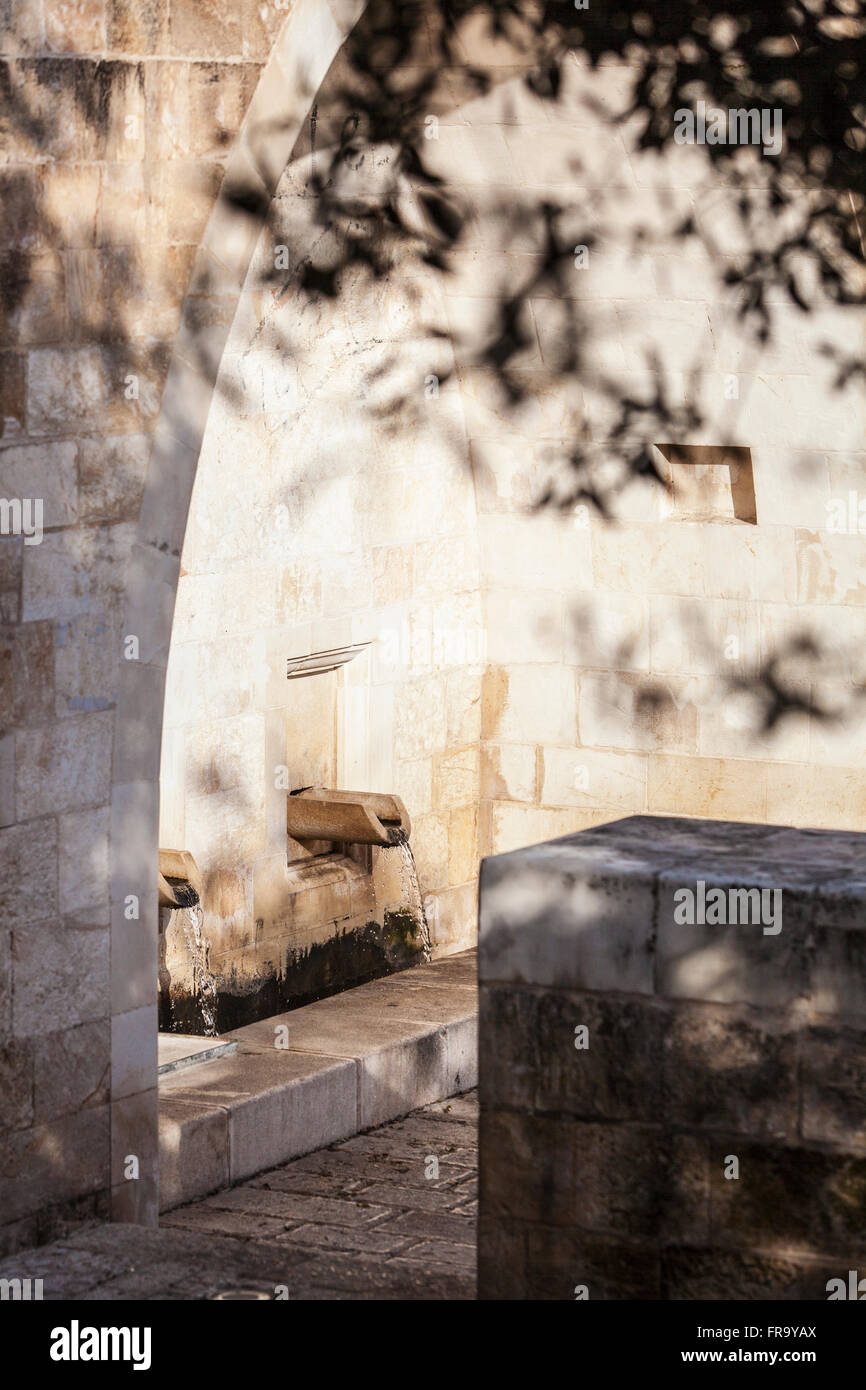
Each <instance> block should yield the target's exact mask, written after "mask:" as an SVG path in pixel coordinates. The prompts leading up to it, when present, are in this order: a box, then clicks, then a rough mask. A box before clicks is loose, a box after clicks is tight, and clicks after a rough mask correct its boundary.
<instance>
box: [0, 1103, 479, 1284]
mask: <svg viewBox="0 0 866 1390" xmlns="http://www.w3.org/2000/svg"><path fill="white" fill-rule="evenodd" d="M476 1112H477V1106H476V1102H475V1098H474V1097H473V1096H472V1095H468V1096H464V1097H457V1098H455V1099H454V1100H450V1101H449V1100H446V1101H443V1102H441V1103H439V1104H437V1105H436V1106H433V1107H428V1108H427V1109H425V1110H421V1111H417V1112H415V1114H414V1115H413V1116H412V1117H411V1124H412V1126H413V1133H414V1134H415V1135H416V1136H417V1140H416V1142H417V1144H418V1153H419V1155H422V1154H423V1153H425V1152H428V1153H435V1152H436V1151H437V1149H439V1148H441V1143H442V1138H443V1136H447V1135H448V1134H449V1133H450V1132H451V1131H455V1132H457V1133H459V1134H460V1135H461V1137H463V1138H464V1140H465V1149H464V1151H465V1152H466V1153H468V1155H469V1159H468V1161H469V1163H470V1164H471V1163H474V1150H475V1124H474V1118H475V1114H476ZM221 1113H222V1112H220V1110H219V1109H218V1108H216V1109H214V1108H213V1107H211V1106H208V1105H204V1106H200V1107H196V1106H195V1104H194V1103H193V1102H191V1101H188V1100H175V1099H173V1100H172V1101H171V1102H170V1103H169V1106H168V1107H167V1109H166V1110H165V1112H164V1115H163V1123H164V1125H166V1132H167V1133H168V1132H171V1133H173V1134H174V1136H175V1138H176V1137H177V1130H176V1126H178V1125H179V1126H180V1128H181V1131H182V1134H183V1135H184V1136H185V1138H186V1141H187V1142H189V1143H190V1144H191V1149H190V1152H189V1154H188V1155H187V1157H188V1158H190V1159H192V1158H195V1160H196V1161H198V1162H201V1163H203V1164H205V1165H206V1167H207V1169H208V1172H209V1173H210V1174H211V1176H212V1178H217V1177H218V1175H219V1172H220V1171H221V1169H220V1144H221V1139H222V1141H223V1147H222V1152H223V1154H224V1152H225V1149H224V1138H225V1135H224V1130H223V1131H222V1134H221V1132H220V1128H219V1115H220V1114H221ZM191 1115H194V1116H195V1124H194V1125H190V1123H189V1122H190V1118H191ZM406 1124H407V1122H406V1121H403V1122H398V1123H397V1124H396V1125H391V1126H386V1127H384V1128H383V1129H380V1130H377V1131H374V1132H373V1133H372V1134H371V1135H369V1136H368V1138H369V1139H371V1140H372V1145H371V1147H370V1151H369V1152H366V1151H363V1152H362V1151H360V1150H354V1151H352V1152H347V1150H346V1146H345V1145H336V1146H334V1147H333V1148H330V1149H324V1150H320V1151H319V1152H318V1153H315V1154H310V1155H309V1156H308V1157H306V1158H301V1159H297V1160H296V1161H295V1162H292V1163H288V1164H286V1165H284V1166H283V1167H281V1168H276V1169H273V1170H271V1171H270V1172H268V1173H263V1174H262V1175H261V1176H260V1177H258V1178H255V1179H253V1180H252V1181H251V1182H247V1183H244V1184H242V1185H240V1186H236V1187H233V1188H231V1189H230V1190H224V1191H221V1192H219V1193H217V1194H216V1195H215V1196H213V1197H211V1198H208V1199H207V1200H205V1201H199V1202H197V1203H194V1204H192V1205H187V1206H175V1208H174V1210H172V1211H171V1212H169V1213H166V1215H165V1216H164V1217H163V1219H162V1221H161V1227H160V1229H159V1230H158V1231H157V1230H147V1229H144V1228H142V1227H141V1226H128V1225H127V1226H124V1225H122V1224H112V1225H111V1226H91V1227H89V1228H88V1229H86V1230H83V1231H79V1232H78V1233H77V1234H75V1235H72V1236H65V1237H64V1238H63V1239H61V1240H59V1241H57V1242H56V1243H55V1244H53V1245H47V1246H44V1247H43V1248H41V1249H37V1250H26V1251H23V1252H21V1253H19V1254H18V1255H15V1256H13V1257H11V1258H10V1259H7V1260H4V1261H3V1263H2V1264H0V1275H2V1276H4V1277H12V1276H18V1277H22V1275H23V1276H29V1277H30V1278H41V1279H43V1281H44V1296H45V1298H46V1299H63V1298H78V1299H93V1298H100V1299H111V1300H118V1299H119V1300H125V1299H135V1298H157V1297H161V1298H171V1299H201V1298H208V1297H210V1296H212V1295H213V1294H214V1293H216V1292H217V1291H218V1290H225V1289H232V1288H244V1287H246V1288H250V1287H253V1288H257V1289H261V1290H262V1291H263V1292H265V1293H266V1294H268V1295H269V1296H270V1297H277V1296H279V1295H278V1289H279V1288H286V1287H287V1288H288V1292H289V1297H290V1299H292V1300H296V1299H325V1298H327V1299H332V1298H344V1297H348V1298H353V1299H357V1298H394V1299H422V1298H423V1299H431V1298H432V1299H446V1298H450V1299H454V1298H460V1299H464V1298H465V1299H469V1298H472V1297H473V1296H474V1286H475V1270H474V1265H475V1249H474V1239H475V1223H474V1218H473V1217H472V1216H471V1215H459V1214H458V1215H454V1214H453V1213H454V1211H455V1209H456V1208H457V1207H458V1206H460V1205H461V1204H462V1202H463V1197H464V1193H465V1190H466V1181H465V1177H464V1170H461V1169H457V1168H455V1167H453V1166H452V1165H449V1164H448V1163H447V1162H445V1161H443V1162H442V1164H441V1168H440V1175H439V1176H438V1177H437V1176H432V1175H431V1176H425V1169H424V1162H423V1159H421V1160H420V1161H419V1163H418V1164H417V1168H415V1169H414V1171H413V1173H407V1172H406V1169H407V1166H408V1165H407V1164H406V1163H405V1161H403V1160H402V1159H401V1158H400V1157H399V1156H397V1155H395V1151H394V1150H395V1144H394V1142H393V1140H392V1134H393V1133H394V1131H402V1130H404V1129H405V1127H406ZM396 1147H397V1148H400V1147H401V1145H400V1144H399V1142H398V1143H397V1145H396ZM178 1157H180V1155H178ZM413 1167H414V1165H413ZM222 1171H223V1172H224V1171H225V1170H224V1169H223V1170H222ZM171 1172H172V1181H173V1180H174V1178H176V1176H177V1172H178V1170H177V1168H174V1169H172V1170H171ZM225 1180H226V1179H225V1177H224V1178H223V1182H225ZM311 1184H312V1185H311ZM174 1192H175V1195H176V1194H177V1189H176V1188H174ZM378 1194H381V1197H379V1196H378ZM163 1196H164V1200H165V1201H167V1202H168V1203H169V1205H173V1203H172V1201H171V1198H170V1196H169V1191H166V1192H164V1194H163ZM19 1227H20V1228H21V1229H22V1230H23V1228H24V1226H23V1223H19Z"/></svg>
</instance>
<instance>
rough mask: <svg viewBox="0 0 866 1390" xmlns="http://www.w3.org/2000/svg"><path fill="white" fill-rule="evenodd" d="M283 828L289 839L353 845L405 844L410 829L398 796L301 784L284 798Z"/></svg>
mask: <svg viewBox="0 0 866 1390" xmlns="http://www.w3.org/2000/svg"><path fill="white" fill-rule="evenodd" d="M286 830H287V831H288V833H289V835H290V836H291V837H292V839H293V840H299V841H300V842H301V843H302V844H303V843H304V841H305V840H330V841H332V842H333V841H337V842H341V843H344V844H355V845H382V846H383V847H390V846H392V845H400V844H405V843H406V842H407V841H408V839H409V835H410V832H411V830H412V823H411V821H410V820H409V812H408V811H407V810H406V807H405V806H404V805H403V802H402V801H401V800H400V798H399V796H388V795H385V794H383V793H380V792H343V791H339V792H338V791H329V790H327V789H326V788H325V787H304V788H303V789H302V790H301V791H297V792H292V793H291V794H290V796H289V797H288V798H287V805H286Z"/></svg>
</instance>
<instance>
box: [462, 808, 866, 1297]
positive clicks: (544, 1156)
mask: <svg viewBox="0 0 866 1390" xmlns="http://www.w3.org/2000/svg"><path fill="white" fill-rule="evenodd" d="M863 850H864V837H863V836H862V835H859V834H843V833H838V832H829V831H812V832H808V831H792V830H787V829H779V828H776V827H773V826H745V825H737V824H733V823H726V822H720V821H704V822H701V821H691V820H686V819H668V818H666V817H657V818H650V817H644V816H634V817H629V818H628V819H626V820H622V821H617V822H614V823H612V824H610V825H607V826H604V827H599V828H597V829H595V830H587V831H584V832H581V833H579V834H577V835H572V836H567V837H565V838H563V839H561V840H558V841H553V842H551V843H549V844H546V845H539V846H537V847H536V848H534V849H529V850H521V851H515V852H513V853H511V854H506V855H498V856H496V857H494V858H491V859H487V860H486V861H485V863H484V865H483V868H482V880H481V923H480V935H479V976H480V981H481V1018H480V1098H481V1136H480V1249H479V1277H480V1286H479V1287H480V1296H481V1297H483V1298H518V1299H525V1298H530V1299H536V1298H542V1299H548V1298H550V1299H574V1298H590V1299H633V1298H639V1299H659V1298H661V1299H768V1298H769V1299H772V1298H776V1299H822V1298H826V1297H827V1296H828V1280H831V1279H836V1278H841V1279H842V1280H844V1281H845V1282H846V1287H847V1280H848V1271H849V1270H850V1269H856V1268H857V1267H858V1263H859V1265H860V1267H861V1268H862V1261H863V1258H864V1255H866V1240H864V1227H863V1212H864V1202H866V1106H864V1102H863V1080H864V1066H866V957H864V953H863V940H864V935H863V932H864V926H866V903H864V899H863V889H862V882H861V874H860V869H859V865H860V861H861V858H862V855H863ZM732 887H734V888H759V889H761V890H765V891H766V892H767V894H768V896H767V897H766V898H764V899H762V904H761V906H762V915H761V916H760V919H759V920H758V914H757V912H753V910H752V905H751V904H750V905H749V910H748V912H746V910H745V909H744V908H740V909H737V908H735V909H734V910H733V911H732V910H731V905H730V898H729V896H728V895H729V890H730V889H731V888H732ZM713 889H721V890H722V891H723V892H724V894H725V895H726V899H725V903H726V906H725V909H724V911H723V912H722V916H723V918H724V920H723V921H722V922H720V924H718V925H715V924H712V923H713V918H714V914H715V911H716V909H715V908H714V907H713V903H712V899H711V896H710V895H711V893H712V891H713ZM684 890H687V891H686V894H685V895H684ZM776 893H778V894H779V897H778V898H776V897H773V896H771V895H773V894H776ZM689 894H690V895H691V897H689V896H688V895H689ZM702 901H703V902H704V910H703V912H702V911H701V906H700V904H701V902H702ZM692 907H693V908H694V911H693V912H692V911H691V909H692ZM690 915H691V916H693V917H694V919H695V920H693V921H689V920H685V919H687V918H688V917H689V916H690ZM701 917H704V918H707V917H708V918H710V923H711V924H702V923H701V920H700V919H701ZM831 1289H832V1286H831Z"/></svg>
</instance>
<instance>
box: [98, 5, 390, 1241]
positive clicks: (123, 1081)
mask: <svg viewBox="0 0 866 1390" xmlns="http://www.w3.org/2000/svg"><path fill="white" fill-rule="evenodd" d="M364 6H365V0H296V3H295V4H294V6H293V8H292V10H291V13H290V14H289V15H288V17H287V19H286V21H285V22H284V24H283V26H282V28H281V29H280V31H279V33H278V36H277V39H276V41H275V43H274V46H273V48H272V50H271V53H270V57H269V58H268V60H267V63H266V65H265V67H264V70H263V71H262V73H261V76H260V78H259V80H258V83H257V85H256V88H255V91H254V94H253V96H252V99H251V101H250V104H249V106H248V108H247V111H246V114H245V116H244V119H243V123H242V125H241V129H240V131H239V133H238V136H237V139H236V141H235V143H234V145H233V147H232V150H231V153H230V155H229V158H228V161H227V164H226V169H225V175H224V179H223V183H222V187H221V190H220V194H219V196H218V198H217V201H216V203H215V205H214V207H213V209H212V212H211V214H210V217H209V219H208V222H207V226H206V229H205V232H204V235H203V237H202V240H201V242H200V245H199V248H198V252H197V255H196V258H195V261H194V265H193V270H192V277H191V281H190V284H189V287H188V290H187V294H186V297H185V301H184V308H183V314H182V319H181V325H180V329H179V331H178V334H177V336H176V338H175V340H174V344H173V355H172V361H171V366H170V369H169V372H168V376H167V380H166V384H165V389H164V392H163V396H162V402H161V407H160V411H159V415H158V418H157V422H156V427H155V429H154V432H153V440H152V446H151V454H150V462H149V467H148V472H147V477H146V483H145V489H144V496H143V500H142V506H141V512H140V516H139V521H138V525H137V528H136V535H135V541H134V545H133V548H132V555H131V560H130V565H129V569H128V576H127V583H126V588H125V602H124V609H123V614H124V615H123V624H122V630H123V634H124V635H125V636H126V635H133V636H135V637H136V638H137V641H138V659H137V660H133V661H126V660H124V659H123V658H122V657H121V659H120V660H119V665H118V672H117V703H116V714H115V741H114V758H113V766H112V784H111V812H110V898H111V959H112V995H113V998H115V999H116V998H117V994H118V991H119V992H120V993H121V995H122V996H123V1007H122V1008H116V1007H113V1009H112V1091H111V1094H112V1107H111V1111H112V1113H111V1154H112V1205H111V1210H112V1216H113V1218H114V1219H119V1220H130V1219H134V1220H139V1221H144V1222H153V1221H155V1220H156V1210H157V1202H156V1187H155V1183H152V1182H146V1181H141V1182H139V1183H136V1184H124V1183H123V1182H122V1181H121V1173H122V1162H123V1156H124V1155H126V1154H127V1153H129V1152H136V1153H138V1154H139V1155H142V1150H145V1153H144V1154H143V1155H142V1161H141V1168H142V1173H143V1174H144V1173H145V1172H152V1171H154V1169H155V1153H156V1142H157V1140H156V1135H157V1124H156V1118H157V1117H156V1089H155V1084H154V1085H153V1089H152V1090H148V1091H139V1092H136V1093H135V1094H133V1095H132V1096H130V1097H129V1102H127V1099H126V1086H127V1084H128V1083H127V1076H128V1072H129V1058H130V1051H131V1049H132V1050H135V1051H136V1052H137V1054H138V1055H140V1054H141V1053H144V1055H145V1056H149V1055H150V1056H152V1052H151V1049H152V1048H154V1047H155V1033H156V1024H155V1003H154V990H155V982H156V915H157V904H156V891H155V865H156V861H157V850H158V842H157V826H158V815H159V762H160V743H161V734H162V706H163V698H164V686H165V672H166V664H167V658H168V649H169V643H170V638H171V627H172V615H173V609H174V600H175V593H176V589H177V582H178V576H179V570H180V554H181V548H182V545H183V537H184V530H185V525H186V516H187V510H188V507H189V501H190V497H191V494H192V488H193V483H194V480H195V473H196V466H197V462H198V456H199V450H200V448H201V442H202V438H203V435H204V430H205V426H206V423H207V418H208V413H209V410H210V404H211V399H212V396H213V391H214V387H215V382H216V375H217V371H218V368H219V362H220V357H221V354H222V350H223V347H224V345H225V342H226V338H227V335H228V332H229V328H230V326H231V322H232V317H233V314H234V310H235V308H236V306H237V303H238V300H239V297H240V294H241V290H242V287H243V285H244V281H245V278H246V274H247V269H248V267H249V263H250V259H251V257H252V254H253V251H254V248H255V246H256V243H257V240H258V237H259V233H260V231H261V227H262V225H263V221H264V216H265V213H266V210H267V207H268V206H269V203H270V199H271V197H272V195H273V192H274V190H275V188H276V185H277V182H278V180H279V177H280V174H281V173H282V170H283V169H284V168H285V166H286V164H287V162H288V160H289V157H290V155H291V152H292V148H293V147H294V145H295V142H296V140H297V138H298V135H299V134H300V132H301V129H302V127H303V123H304V121H305V119H306V118H307V116H308V114H309V112H310V109H311V107H312V105H313V102H314V100H315V96H316V92H317V91H318V89H319V86H320V84H321V83H322V81H323V80H324V78H325V75H326V73H327V72H328V69H329V68H330V66H331V64H332V62H333V60H334V58H335V57H336V55H337V53H338V52H339V50H340V48H341V46H342V44H343V42H344V41H345V39H346V37H347V35H348V34H349V33H350V31H351V29H352V28H353V26H354V25H355V23H356V22H357V20H358V19H359V17H360V15H361V13H362V12H363V9H364ZM237 189H244V190H246V191H250V190H252V191H254V193H255V195H256V196H257V207H258V209H259V211H254V212H250V211H248V210H247V209H246V208H245V207H241V206H239V204H238V202H236V201H235V200H234V199H233V197H232V193H233V190H237ZM131 899H137V900H138V903H139V909H138V910H139V918H138V921H137V922H136V921H130V920H128V917H127V913H128V910H129V909H128V904H129V902H130V900H131ZM152 1065H153V1064H152V1062H151V1066H152ZM154 1083H155V1076H154ZM132 1102H134V1103H132ZM131 1193H134V1196H133V1198H132V1200H130V1196H131Z"/></svg>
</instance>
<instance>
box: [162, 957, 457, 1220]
mask: <svg viewBox="0 0 866 1390" xmlns="http://www.w3.org/2000/svg"><path fill="white" fill-rule="evenodd" d="M477 1024H478V993H477V975H476V953H475V951H461V952H460V953H459V954H457V955H452V956H445V957H443V958H442V959H441V960H437V961H433V962H432V963H431V964H430V965H419V966H414V967H413V968H412V969H410V970H404V971H401V972H400V973H399V974H397V975H391V976H388V977H387V978H385V979H381V980H373V981H371V982H370V983H369V984H366V985H360V986H358V988H356V989H351V990H346V991H344V993H342V994H336V995H333V996H332V997H331V998H330V999H322V1000H320V1001H319V1002H318V1003H316V1004H308V1005H306V1006H305V1007H304V1008H301V1009H295V1010H293V1011H292V1012H290V1013H285V1014H278V1015H276V1016H275V1017H274V1018H269V1019H265V1020H263V1021H261V1022H259V1023H252V1024H250V1025H249V1026H248V1027H246V1028H238V1029H237V1030H236V1031H235V1032H233V1033H226V1034H224V1035H223V1036H222V1037H221V1038H220V1042H232V1043H235V1044H236V1050H235V1051H233V1052H232V1053H231V1054H230V1055H222V1056H219V1057H216V1058H214V1059H213V1060H211V1061H207V1062H201V1063H198V1064H196V1065H195V1066H194V1067H189V1068H186V1069H184V1070H182V1071H175V1072H171V1073H168V1074H165V1075H163V1076H161V1077H160V1085H159V1175H160V1210H162V1211H168V1210H170V1209H171V1208H172V1207H175V1206H178V1205H180V1204H181V1203H182V1202H189V1201H191V1200H192V1199H193V1198H195V1197H203V1196H205V1195H206V1194H207V1193H209V1192H215V1191H217V1190H218V1189H219V1188H223V1187H228V1186H230V1185H231V1184H233V1183H236V1182H240V1181H242V1180H243V1179H245V1178H249V1177H252V1176H253V1174H255V1173H260V1172H262V1171H263V1170H264V1169H267V1168H273V1167H276V1166H277V1164H280V1163H285V1162H287V1161H288V1160H289V1159H291V1158H298V1157H300V1156H301V1155H302V1154H306V1153H311V1152H313V1150H315V1149H320V1148H324V1147H325V1146H326V1145H328V1144H333V1143H334V1142H335V1141H336V1140H338V1139H346V1138H349V1137H350V1136H351V1135H353V1134H357V1133H359V1132H360V1131H361V1130H364V1129H369V1128H371V1127H373V1126H375V1125H380V1124H384V1123H385V1122H386V1121H388V1120H393V1119H396V1118H397V1117H398V1116H400V1115H405V1114H408V1112H409V1111H410V1110H414V1109H415V1108H416V1107H418V1106H421V1105H427V1104H430V1103H431V1102H433V1101H437V1100H442V1099H444V1098H445V1097H446V1096H451V1095H455V1094H457V1093H458V1092H461V1091H468V1090H471V1089H472V1087H474V1086H475V1085H476V1084H477V1080H478V1047H477Z"/></svg>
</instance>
